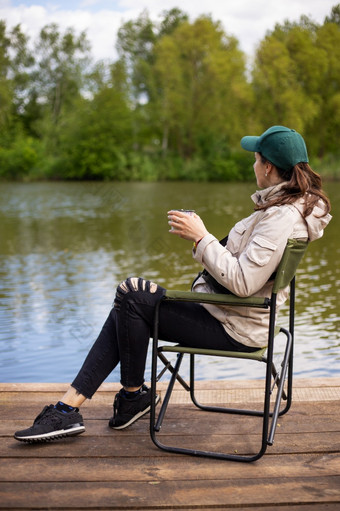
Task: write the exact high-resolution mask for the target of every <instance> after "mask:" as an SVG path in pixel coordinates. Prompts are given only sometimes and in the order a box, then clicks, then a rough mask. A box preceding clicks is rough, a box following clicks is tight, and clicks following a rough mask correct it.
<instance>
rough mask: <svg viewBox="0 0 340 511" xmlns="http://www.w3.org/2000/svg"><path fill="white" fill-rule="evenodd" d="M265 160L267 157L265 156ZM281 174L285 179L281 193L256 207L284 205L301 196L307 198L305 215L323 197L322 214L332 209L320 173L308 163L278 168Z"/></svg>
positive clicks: (310, 211)
mask: <svg viewBox="0 0 340 511" xmlns="http://www.w3.org/2000/svg"><path fill="white" fill-rule="evenodd" d="M263 159H264V160H265V161H268V160H266V159H265V158H263ZM276 169H277V171H278V173H279V176H280V177H281V178H282V179H283V180H284V181H285V184H284V186H282V188H281V193H280V195H279V196H278V197H276V198H275V199H273V200H272V201H268V202H267V203H265V204H260V205H258V206H257V207H256V209H263V210H264V209H267V208H269V207H271V206H283V205H284V204H293V203H294V202H295V201H296V200H298V199H300V198H304V199H305V207H304V211H303V215H304V217H306V216H308V215H310V214H311V213H312V211H313V208H314V206H316V204H317V203H318V202H319V200H320V199H321V200H322V201H323V203H324V212H323V214H322V215H321V216H325V215H327V214H328V213H329V211H330V209H331V204H330V201H329V199H328V197H327V196H326V194H325V193H324V192H323V191H322V182H321V177H320V176H319V174H317V173H316V172H314V170H313V169H312V168H311V167H310V166H309V164H308V163H304V162H301V163H297V164H296V165H294V167H293V168H292V169H290V170H288V171H287V170H282V169H279V168H277V167H276Z"/></svg>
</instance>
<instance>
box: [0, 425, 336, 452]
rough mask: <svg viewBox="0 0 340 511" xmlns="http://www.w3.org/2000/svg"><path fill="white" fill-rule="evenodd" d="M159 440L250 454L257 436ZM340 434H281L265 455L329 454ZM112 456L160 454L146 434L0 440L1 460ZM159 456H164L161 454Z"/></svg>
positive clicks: (173, 443) (116, 433)
mask: <svg viewBox="0 0 340 511" xmlns="http://www.w3.org/2000/svg"><path fill="white" fill-rule="evenodd" d="M160 440H161V441H162V442H163V443H165V444H168V445H177V446H179V447H188V448H197V449H204V450H212V451H216V450H217V451H219V450H226V452H228V451H229V452H231V453H233V452H236V451H237V452H238V453H252V452H256V450H257V449H258V448H259V443H260V436H259V435H250V434H247V435H242V433H240V435H238V436H237V435H218V434H209V435H208V436H204V435H203V436H202V435H197V436H193V435H190V434H188V435H186V436H184V435H179V436H176V435H171V436H170V435H163V434H162V435H160ZM339 446H340V432H333V433H332V434H331V435H330V434H327V435H320V434H319V433H303V434H299V435H295V436H294V437H292V435H290V434H285V433H284V434H281V435H280V437H277V439H276V442H275V444H274V445H273V446H272V447H270V448H268V450H267V452H268V454H290V453H313V452H314V453H326V452H329V453H332V452H336V451H339V450H340V447H339ZM112 455H114V456H123V457H136V456H152V457H153V456H160V451H159V450H158V449H157V448H156V447H155V446H154V445H153V443H152V441H151V439H150V438H149V436H148V435H147V434H145V435H143V436H141V435H139V436H138V442H134V441H133V437H131V435H126V434H124V432H123V431H116V432H115V434H114V435H112V436H111V437H109V436H103V437H99V436H90V435H87V434H83V435H80V436H79V437H78V438H76V437H73V438H71V437H70V438H66V439H63V440H60V441H58V442H54V443H47V444H36V445H31V444H24V443H21V442H17V441H15V440H14V439H12V438H3V439H2V442H1V443H0V456H3V457H25V458H26V457H28V458H29V457H45V456H50V457H65V458H69V457H75V456H78V457H80V458H86V457H93V456H94V457H98V458H107V457H111V456H112ZM163 455H166V453H164V454H163Z"/></svg>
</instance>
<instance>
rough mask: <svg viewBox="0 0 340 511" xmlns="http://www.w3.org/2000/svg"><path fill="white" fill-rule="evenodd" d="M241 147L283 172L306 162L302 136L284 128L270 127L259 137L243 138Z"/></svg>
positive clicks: (305, 149)
mask: <svg viewBox="0 0 340 511" xmlns="http://www.w3.org/2000/svg"><path fill="white" fill-rule="evenodd" d="M241 146H242V147H243V149H246V151H253V152H257V153H261V154H262V155H263V156H264V157H265V158H267V160H269V161H270V162H272V163H274V165H275V166H276V167H278V168H280V169H283V170H290V169H291V168H292V167H294V165H296V164H297V163H300V162H306V163H307V162H308V154H307V148H306V144H305V141H304V140H303V138H302V136H301V135H300V134H299V133H298V132H297V131H295V130H292V129H290V128H286V127H285V126H272V127H271V128H269V129H268V130H267V131H265V132H264V133H262V135H261V136H260V137H251V136H249V137H243V138H242V140H241Z"/></svg>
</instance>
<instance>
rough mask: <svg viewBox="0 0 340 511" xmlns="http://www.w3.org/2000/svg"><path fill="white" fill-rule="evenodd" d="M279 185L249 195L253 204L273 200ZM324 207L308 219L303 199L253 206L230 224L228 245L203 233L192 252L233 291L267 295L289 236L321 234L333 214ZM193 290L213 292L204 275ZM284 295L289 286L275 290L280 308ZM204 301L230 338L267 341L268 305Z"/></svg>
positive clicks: (253, 343) (312, 237)
mask: <svg viewBox="0 0 340 511" xmlns="http://www.w3.org/2000/svg"><path fill="white" fill-rule="evenodd" d="M281 187H282V184H280V185H277V186H274V187H270V188H266V189H265V190H261V191H259V192H256V193H255V194H254V195H252V199H253V201H254V202H255V203H256V204H259V203H262V202H264V201H268V200H269V199H270V200H271V199H272V198H273V197H274V195H276V194H278V193H280V189H281ZM323 206H324V204H323V202H322V201H319V203H318V206H316V207H315V208H314V210H313V212H312V214H310V215H309V216H308V217H306V218H303V216H302V214H301V213H302V211H303V199H300V200H298V201H297V202H296V203H295V204H293V205H284V206H273V207H270V208H268V209H267V210H265V211H262V210H259V211H256V212H255V213H253V214H252V215H250V216H249V217H248V218H244V219H243V220H241V221H240V222H238V223H237V224H236V225H235V226H234V227H233V229H232V230H231V231H230V233H229V237H228V242H227V245H226V247H223V246H222V245H221V244H220V243H219V241H218V240H217V239H216V238H215V237H214V236H213V235H212V234H207V235H206V236H205V237H204V238H203V239H202V240H201V241H200V243H199V244H198V247H197V250H196V252H193V257H194V259H195V260H196V261H198V262H199V263H201V264H202V265H203V266H204V268H206V269H207V271H208V272H209V273H210V274H211V275H212V276H213V277H214V278H215V279H216V280H217V281H218V282H219V283H220V284H222V285H224V286H225V287H226V288H227V289H229V290H230V291H231V292H232V293H234V294H235V295H238V296H242V297H244V296H252V295H255V296H267V297H270V295H271V290H272V286H273V281H270V282H268V279H269V278H270V276H271V275H272V273H273V272H274V271H275V270H276V269H277V267H278V264H279V262H280V260H281V257H282V254H283V251H284V249H285V246H286V243H287V240H288V238H296V239H308V240H309V241H313V240H315V239H318V238H321V236H322V235H323V229H324V227H325V226H326V225H327V224H328V222H329V221H330V219H331V215H329V214H327V215H326V216H323V217H321V218H317V216H318V215H320V214H322V212H323V211H324V209H323ZM193 290H194V291H198V292H204V293H211V292H213V291H212V289H211V288H210V287H209V285H208V284H207V283H206V282H205V281H204V280H203V279H202V278H200V279H199V280H197V281H196V283H195V285H194V288H193ZM287 296H288V289H286V290H282V291H280V292H279V293H278V296H277V305H278V307H279V306H280V305H282V303H284V301H285V300H286V298H287ZM202 305H203V306H204V307H205V308H206V309H207V310H208V311H209V312H210V314H212V315H213V316H214V317H215V318H217V319H218V320H219V321H220V322H221V323H222V325H223V327H224V328H225V330H226V331H227V332H228V334H229V335H230V336H231V337H233V339H235V340H237V341H238V342H240V343H242V344H244V345H246V346H254V347H262V346H266V344H267V336H268V322H269V310H264V309H256V308H251V307H230V306H215V305H209V304H202Z"/></svg>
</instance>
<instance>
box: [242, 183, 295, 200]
mask: <svg viewBox="0 0 340 511" xmlns="http://www.w3.org/2000/svg"><path fill="white" fill-rule="evenodd" d="M286 184H287V183H286V181H284V182H283V183H279V184H278V185H274V186H269V187H268V188H265V189H264V190H257V191H256V192H255V193H253V195H252V196H251V198H252V200H253V202H255V204H264V203H265V202H267V201H268V200H269V199H272V198H273V197H274V196H275V195H279V194H280V193H281V188H282V187H283V186H284V185H286Z"/></svg>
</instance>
